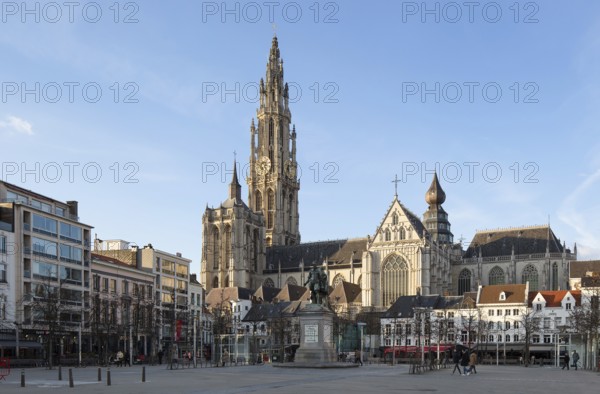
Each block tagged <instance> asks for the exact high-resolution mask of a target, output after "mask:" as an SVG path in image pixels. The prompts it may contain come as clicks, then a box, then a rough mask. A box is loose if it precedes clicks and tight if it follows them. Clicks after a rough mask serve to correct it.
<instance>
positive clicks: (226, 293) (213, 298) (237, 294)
mask: <svg viewBox="0 0 600 394" xmlns="http://www.w3.org/2000/svg"><path fill="white" fill-rule="evenodd" d="M237 300H252V290H250V289H246V288H245V287H215V288H214V289H211V291H210V292H209V293H208V295H207V296H206V304H207V305H208V306H209V307H211V308H214V307H219V306H223V305H226V306H227V305H229V301H237Z"/></svg>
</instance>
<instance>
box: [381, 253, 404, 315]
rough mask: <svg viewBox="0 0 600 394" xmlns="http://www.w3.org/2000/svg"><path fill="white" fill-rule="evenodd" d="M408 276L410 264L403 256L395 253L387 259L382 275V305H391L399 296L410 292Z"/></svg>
mask: <svg viewBox="0 0 600 394" xmlns="http://www.w3.org/2000/svg"><path fill="white" fill-rule="evenodd" d="M408 276H409V271H408V264H407V263H406V261H405V260H404V259H403V258H402V257H400V256H399V255H397V254H393V255H391V256H390V257H388V258H387V259H386V260H385V262H384V263H383V270H382V276H381V296H382V298H381V302H382V305H384V306H388V305H391V304H392V303H394V302H395V301H396V300H397V299H398V297H400V296H402V295H407V294H408V292H409V289H408Z"/></svg>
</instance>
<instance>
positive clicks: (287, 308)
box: [242, 301, 306, 322]
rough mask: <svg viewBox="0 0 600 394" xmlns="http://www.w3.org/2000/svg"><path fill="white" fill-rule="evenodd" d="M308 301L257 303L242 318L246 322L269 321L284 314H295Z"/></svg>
mask: <svg viewBox="0 0 600 394" xmlns="http://www.w3.org/2000/svg"><path fill="white" fill-rule="evenodd" d="M303 305H306V302H300V301H288V302H278V303H275V304H256V305H252V308H250V310H249V311H248V313H246V316H245V317H244V318H243V319H242V321H244V322H257V321H267V320H270V319H273V318H277V317H282V316H293V315H295V314H296V312H297V311H298V309H300V307H302V306H303Z"/></svg>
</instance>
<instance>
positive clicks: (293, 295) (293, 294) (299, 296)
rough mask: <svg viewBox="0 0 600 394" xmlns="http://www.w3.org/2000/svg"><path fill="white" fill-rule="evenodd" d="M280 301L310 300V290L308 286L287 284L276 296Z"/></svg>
mask: <svg viewBox="0 0 600 394" xmlns="http://www.w3.org/2000/svg"><path fill="white" fill-rule="evenodd" d="M275 299H277V300H278V301H279V302H281V301H308V300H310V290H308V288H306V287H302V286H298V285H293V284H290V283H288V284H286V285H285V286H283V289H281V290H280V291H279V293H277V295H276V296H275Z"/></svg>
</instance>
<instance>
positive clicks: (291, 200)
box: [288, 194, 294, 232]
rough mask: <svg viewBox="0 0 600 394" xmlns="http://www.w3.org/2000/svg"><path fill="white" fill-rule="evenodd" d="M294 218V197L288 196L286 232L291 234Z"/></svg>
mask: <svg viewBox="0 0 600 394" xmlns="http://www.w3.org/2000/svg"><path fill="white" fill-rule="evenodd" d="M293 217H294V196H293V195H292V194H290V197H289V205H288V231H289V232H292V227H293V226H292V218H293Z"/></svg>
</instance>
